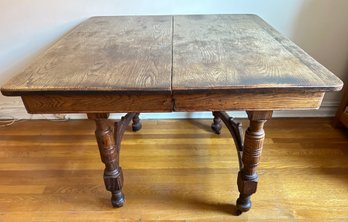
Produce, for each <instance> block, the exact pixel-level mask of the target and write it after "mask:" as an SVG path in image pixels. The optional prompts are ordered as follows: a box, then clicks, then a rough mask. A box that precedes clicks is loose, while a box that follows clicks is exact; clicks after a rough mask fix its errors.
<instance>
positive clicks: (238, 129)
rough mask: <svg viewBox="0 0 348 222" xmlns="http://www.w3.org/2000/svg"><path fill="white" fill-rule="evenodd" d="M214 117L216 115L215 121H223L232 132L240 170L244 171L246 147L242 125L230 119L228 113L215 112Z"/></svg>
mask: <svg viewBox="0 0 348 222" xmlns="http://www.w3.org/2000/svg"><path fill="white" fill-rule="evenodd" d="M213 115H214V119H215V118H217V119H219V120H220V122H221V120H222V122H223V123H224V124H225V125H226V127H227V129H228V130H229V131H230V134H231V136H232V138H233V141H234V144H235V146H236V148H237V154H238V161H239V169H242V168H243V162H242V156H243V147H244V138H243V126H242V123H239V122H236V121H235V120H234V119H233V118H232V117H230V116H229V115H228V114H227V113H226V112H223V111H214V112H213ZM220 127H221V125H220ZM219 132H220V131H219ZM219 134H220V133H219Z"/></svg>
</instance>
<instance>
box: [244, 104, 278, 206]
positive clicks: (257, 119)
mask: <svg viewBox="0 0 348 222" xmlns="http://www.w3.org/2000/svg"><path fill="white" fill-rule="evenodd" d="M247 113H248V119H249V121H250V124H249V127H248V129H247V131H246V132H245V140H244V147H243V156H242V162H243V168H242V169H241V170H240V171H239V173H238V180H237V184H238V190H239V193H240V195H239V198H238V200H237V208H238V210H240V211H241V212H246V211H248V210H249V209H250V208H251V201H250V196H251V195H252V194H253V193H255V192H256V188H257V182H258V175H257V173H256V167H257V166H258V165H259V163H260V157H261V153H262V148H263V141H264V139H265V131H264V130H263V125H264V124H265V122H266V121H267V120H269V119H271V117H272V111H256V112H253V111H248V112H247Z"/></svg>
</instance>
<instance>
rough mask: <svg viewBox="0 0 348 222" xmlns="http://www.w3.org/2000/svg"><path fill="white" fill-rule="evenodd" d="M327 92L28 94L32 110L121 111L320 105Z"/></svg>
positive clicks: (207, 109) (281, 107)
mask: <svg viewBox="0 0 348 222" xmlns="http://www.w3.org/2000/svg"><path fill="white" fill-rule="evenodd" d="M323 96H324V92H293V93H273V92H272V93H238V94H229V93H217V94H212V93H201V94H174V95H168V94H167V95H162V94H158V95H116V94H115V95H113V94H107V95H104V94H101V95H24V96H22V100H23V102H24V105H25V107H26V109H27V111H28V112H29V113H32V114H44V113H117V112H120V113H121V112H173V111H180V112H185V111H222V110H294V109H301V110H305V109H317V108H319V107H320V104H321V102H322V99H323Z"/></svg>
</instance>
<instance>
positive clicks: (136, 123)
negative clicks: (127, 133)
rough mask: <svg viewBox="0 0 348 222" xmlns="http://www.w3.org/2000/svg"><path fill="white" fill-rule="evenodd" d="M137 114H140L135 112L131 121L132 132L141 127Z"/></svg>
mask: <svg viewBox="0 0 348 222" xmlns="http://www.w3.org/2000/svg"><path fill="white" fill-rule="evenodd" d="M139 115H140V113H136V114H135V115H134V117H133V123H132V130H133V132H136V131H139V130H140V129H141V127H142V125H141V122H140V118H139Z"/></svg>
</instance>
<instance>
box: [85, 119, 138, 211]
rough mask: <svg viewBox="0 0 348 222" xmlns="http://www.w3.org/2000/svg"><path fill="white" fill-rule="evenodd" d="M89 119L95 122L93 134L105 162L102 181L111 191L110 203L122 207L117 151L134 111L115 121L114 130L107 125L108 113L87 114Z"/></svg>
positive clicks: (120, 175) (121, 183)
mask: <svg viewBox="0 0 348 222" xmlns="http://www.w3.org/2000/svg"><path fill="white" fill-rule="evenodd" d="M87 115H88V118H89V119H94V120H95V122H96V131H95V135H96V138H97V142H98V147H99V152H100V157H101V160H102V161H103V163H104V164H105V170H104V183H105V187H106V189H107V190H108V191H110V192H111V203H112V205H113V206H114V207H122V206H123V204H124V195H123V193H122V187H123V173H122V168H121V167H120V166H119V152H120V144H121V139H122V136H123V133H124V131H125V129H126V128H127V126H128V124H129V122H130V121H131V119H132V118H133V117H134V115H135V113H128V114H127V115H126V116H125V117H122V119H121V120H120V121H119V122H118V123H115V128H114V132H113V130H112V128H111V127H110V126H109V124H108V121H107V118H108V116H109V114H106V113H103V114H87Z"/></svg>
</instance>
